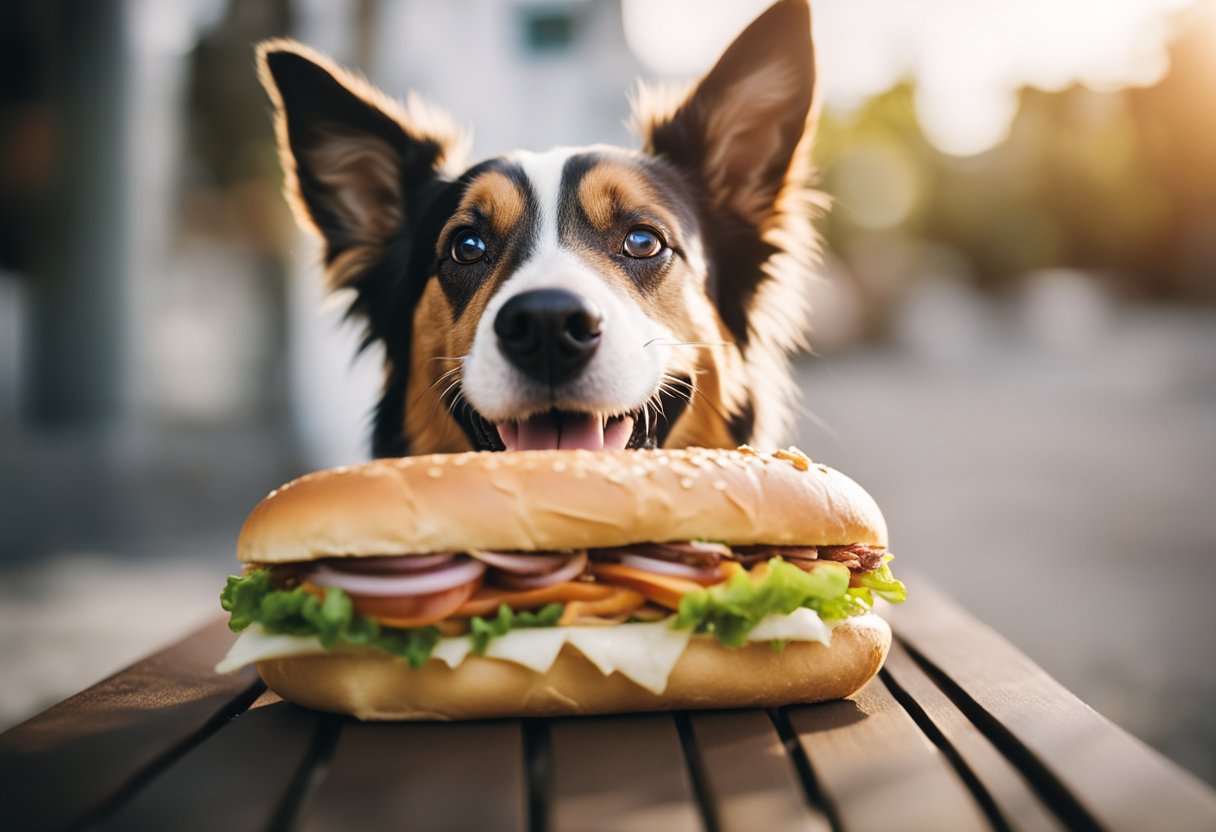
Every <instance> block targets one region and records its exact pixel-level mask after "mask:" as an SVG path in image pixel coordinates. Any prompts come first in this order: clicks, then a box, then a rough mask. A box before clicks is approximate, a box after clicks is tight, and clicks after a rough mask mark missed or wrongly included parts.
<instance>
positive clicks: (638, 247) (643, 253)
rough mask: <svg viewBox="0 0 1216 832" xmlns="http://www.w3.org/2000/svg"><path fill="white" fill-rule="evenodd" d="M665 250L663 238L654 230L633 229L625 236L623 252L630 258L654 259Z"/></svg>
mask: <svg viewBox="0 0 1216 832" xmlns="http://www.w3.org/2000/svg"><path fill="white" fill-rule="evenodd" d="M662 250H663V238H662V237H660V236H659V232H657V231H655V230H654V229H653V228H643V227H638V228H632V229H630V230H629V233H628V234H626V235H625V242H624V243H623V244H622V245H621V251H623V252H624V253H625V254H627V255H629V256H630V257H654V256H655V255H656V254H658V253H659V252H660V251H662Z"/></svg>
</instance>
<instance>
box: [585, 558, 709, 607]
mask: <svg viewBox="0 0 1216 832" xmlns="http://www.w3.org/2000/svg"><path fill="white" fill-rule="evenodd" d="M591 574H592V575H594V576H595V577H596V580H600V581H604V582H605V583H610V584H616V585H618V586H625V587H629V588H630V589H636V590H637V591H638V592H640V593H642V594H643V595H645V596H646V597H647V598H648V599H649V600H651V601H654V602H655V603H656V604H662V605H663V606H664V607H667V608H668V609H669V610H675V609H679V608H680V599H681V598H683V597H684V596H685V595H687V594H688V593H690V592H697V591H699V590H701V589H704V587H702V586H701V585H700V584H699V583H696V582H695V581H689V580H685V579H684V578H674V577H672V576H670V575H658V574H656V573H654V572H647V571H645V570H644V569H636V568H634V567H632V566H622V565H621V564H619V563H592V564H591Z"/></svg>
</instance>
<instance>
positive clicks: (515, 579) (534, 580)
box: [493, 549, 587, 589]
mask: <svg viewBox="0 0 1216 832" xmlns="http://www.w3.org/2000/svg"><path fill="white" fill-rule="evenodd" d="M566 560H567V563H566V564H565V565H563V566H560V567H558V568H557V569H555V570H553V571H552V572H546V573H544V574H543V575H513V574H511V573H510V572H495V573H493V580H494V582H495V583H497V584H498V585H500V586H505V587H506V588H507V589H540V588H542V587H546V586H552V585H553V584H560V583H562V582H564V581H569V580H571V579H573V578H577V577H578V576H579V575H581V574H583V570H584V569H586V568H587V550H586V549H582V550H580V551H579V552H578V553H577V554H575V555H574V556H573V557H570V558H567V559H566Z"/></svg>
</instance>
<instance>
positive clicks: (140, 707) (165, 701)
mask: <svg viewBox="0 0 1216 832" xmlns="http://www.w3.org/2000/svg"><path fill="white" fill-rule="evenodd" d="M234 638H235V636H234V635H233V634H232V633H231V632H229V631H228V628H227V627H226V626H225V625H224V623H223V622H222V621H216V622H215V623H214V624H210V625H208V626H206V627H203V628H201V629H199V630H198V631H196V632H195V633H193V634H192V635H190V636H188V637H187V638H186V639H184V640H183V641H180V642H178V643H177V644H175V645H173V646H172V647H169V648H167V649H165V650H162V651H161V652H159V653H157V654H155V655H153V656H151V657H149V658H147V659H144V660H143V661H141V662H138V663H136V664H134V665H132V666H131V667H129V668H127V669H126V670H123V671H121V672H120V673H117V674H115V675H114V676H111V677H110V678H108V679H106V680H104V681H102V682H99V683H98V684H96V685H94V686H93V687H91V688H88V689H87V690H85V691H82V692H81V693H79V694H77V695H75V696H73V697H71V698H70V699H67V700H65V701H63V702H60V703H59V704H58V705H55V706H54V707H52V708H50V709H48V710H46V711H44V712H43V713H41V714H39V715H38V716H35V717H33V718H32V719H30V720H29V721H27V722H24V723H22V724H20V725H18V726H16V727H14V728H12V729H11V730H9V731H7V732H5V733H4V734H2V735H0V784H3V789H4V792H5V797H4V804H5V805H4V815H5V817H4V828H5V829H6V830H26V829H30V830H33V829H68V828H74V827H78V826H79V825H81V824H82V823H83V822H84V821H85V820H86V819H88V818H92V817H94V816H96V815H97V814H98V813H99V812H104V811H105V810H106V809H108V808H110V807H112V806H115V805H117V803H118V802H119V801H120V800H121V799H122V798H123V797H125V796H126V795H128V794H129V793H130V792H131V790H132V789H133V788H134V787H136V786H137V785H138V783H139V782H141V781H142V780H143V779H144V778H146V777H147V776H149V774H151V773H153V772H154V771H155V770H157V768H158V767H160V766H162V765H164V764H165V763H166V762H167V761H169V760H172V759H173V758H174V757H175V756H176V755H177V754H178V753H180V752H181V751H182V750H184V749H185V748H187V747H189V746H190V745H191V744H192V743H193V742H195V741H197V740H198V739H200V738H201V737H203V736H205V735H206V734H207V733H208V732H209V731H210V730H212V729H214V728H215V727H216V726H217V725H218V724H221V723H222V722H223V721H224V720H226V719H228V718H229V717H231V716H232V715H234V714H236V713H239V712H240V711H242V710H244V708H245V706H246V705H248V703H249V702H250V701H252V700H253V699H254V698H255V697H256V696H257V695H258V693H259V692H260V691H261V690H262V685H261V682H260V681H258V679H257V677H256V675H255V674H254V673H253V672H252V671H251V670H248V671H244V672H240V673H235V674H232V675H228V676H220V675H218V674H216V673H215V670H214V667H215V664H216V662H218V661H219V660H220V659H221V658H222V657H223V656H224V654H225V652H227V650H228V647H229V646H230V645H231V644H232V641H233V639H234Z"/></svg>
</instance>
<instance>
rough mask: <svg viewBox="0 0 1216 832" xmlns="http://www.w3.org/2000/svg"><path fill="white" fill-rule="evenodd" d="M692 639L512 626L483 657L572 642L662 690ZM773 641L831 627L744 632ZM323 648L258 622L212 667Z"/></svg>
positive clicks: (544, 650) (657, 628) (459, 651)
mask: <svg viewBox="0 0 1216 832" xmlns="http://www.w3.org/2000/svg"><path fill="white" fill-rule="evenodd" d="M691 637H692V636H691V633H690V632H689V631H687V630H673V629H671V619H667V620H664V621H655V622H653V623H648V624H620V625H617V626H615V627H537V628H535V629H525V630H512V631H511V632H509V633H507V634H506V635H504V636H501V637H499V638H496V639H494V640H493V641H491V642H490V645H489V647H488V648H487V650H486V656H488V657H489V658H492V659H500V660H502V661H507V662H515V663H516V664H519V665H523V666H524V667H526V668H529V669H530V670H533V671H535V672H537V673H545V672H547V671H548V670H549V668H550V667H552V666H553V662H555V661H556V660H557V655H558V653H560V652H561V649H562V647H563V646H564V645H566V644H571V645H573V646H574V647H575V649H577V650H578V651H579V652H580V653H582V654H583V655H584V656H586V657H587V659H588V661H590V662H591V663H592V664H593V665H595V666H596V668H597V669H598V670H599V671H600V672H601V673H603V674H604V675H605V676H607V675H609V674H611V673H613V672H617V673H620V674H621V675H622V676H625V677H626V678H627V679H630V680H631V681H633V682H634V683H636V684H638V685H640V686H641V687H644V688H646V689H647V690H649V691H653V692H654V693H662V692H663V691H664V690H665V689H666V688H667V680H668V678H669V677H670V676H671V671H672V669H673V668H674V667H675V666H676V662H678V661H679V660H680V656H681V655H682V654H683V653H684V648H685V647H687V646H688V640H689V638H691ZM778 639H779V640H783V641H817V642H820V643H821V644H825V645H827V644H830V643H831V639H832V630H831V627H830V626H829V625H828V624H827V623H825V622H824V621H823V620H822V619H820V618H819V616H818V614H816V613H815V611H814V610H808V609H799V610H795V611H794V612H793V613H791V614H790V615H773V616H769V617H768V618H765V619H764V620H763V621H761V622H760V623H759V624H758V625H756V627H755V628H754V629H753V630H752V631H751V632H750V633H749V634H748V640H749V641H773V640H778ZM471 651H472V641H471V639H469V638H467V637H465V636H459V637H456V638H443V639H440V640H439V642H438V643H437V644H436V645H435V651H434V653H433V654H432V658H434V659H436V660H437V661H441V662H443V663H444V664H446V665H447V666H448V667H451V668H456V667H459V666H460V664H461V663H462V662H464V660H465V658H467V657H468V655H469V653H470V652H471ZM324 652H325V648H324V647H322V646H321V642H320V641H318V640H317V639H316V638H315V637H313V636H285V635H273V634H271V633H268V632H266V630H265V629H264V628H263V627H262V626H261V625H260V624H253V625H251V626H250V627H249V628H248V629H246V630H245V631H244V632H243V633H241V635H240V637H239V638H237V640H236V641H235V642H234V643H233V645H232V649H231V650H229V651H228V655H227V656H225V657H224V658H223V660H222V661H221V662H220V663H219V664H218V665H216V667H215V669H216V671H217V672H219V673H230V672H232V671H234V670H238V669H239V668H242V667H244V666H245V665H247V664H253V663H255V662H259V661H262V660H264V659H280V658H285V657H288V656H301V655H307V654H309V653H324Z"/></svg>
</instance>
